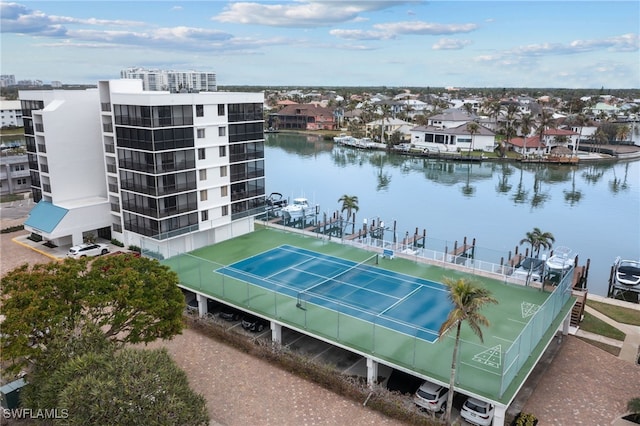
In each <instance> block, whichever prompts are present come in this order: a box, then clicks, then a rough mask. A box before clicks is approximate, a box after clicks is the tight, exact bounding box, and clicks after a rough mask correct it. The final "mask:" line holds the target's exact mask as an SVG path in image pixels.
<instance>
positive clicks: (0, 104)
mask: <svg viewBox="0 0 640 426" xmlns="http://www.w3.org/2000/svg"><path fill="white" fill-rule="evenodd" d="M22 126H24V123H23V122H22V107H21V106H20V101H5V100H0V128H2V129H4V128H6V127H22Z"/></svg>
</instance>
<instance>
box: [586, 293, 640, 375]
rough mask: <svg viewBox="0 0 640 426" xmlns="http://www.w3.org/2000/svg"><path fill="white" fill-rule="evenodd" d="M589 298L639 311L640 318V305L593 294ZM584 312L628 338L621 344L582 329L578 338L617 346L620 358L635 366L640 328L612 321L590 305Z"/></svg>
mask: <svg viewBox="0 0 640 426" xmlns="http://www.w3.org/2000/svg"><path fill="white" fill-rule="evenodd" d="M588 298H589V299H591V300H594V301H597V302H602V303H608V304H613V305H619V306H623V307H625V308H629V309H635V310H637V311H638V316H639V317H640V305H638V304H634V303H628V302H623V301H618V300H615V299H611V298H605V297H600V296H596V295H592V294H589V296H588ZM584 310H585V312H588V313H589V314H591V315H593V316H594V317H596V318H598V319H600V320H602V321H604V322H606V323H607V324H609V325H611V326H612V327H615V328H617V329H618V330H620V331H622V332H623V333H625V334H626V337H625V339H624V342H620V340H616V339H611V338H608V337H604V336H601V335H599V334H593V333H589V332H586V331H583V330H580V329H578V330H577V331H576V333H575V334H576V336H578V337H584V338H585V339H590V340H595V341H598V342H602V343H606V344H608V345H611V346H617V347H619V348H620V354H619V355H618V358H620V359H623V360H625V361H628V362H631V363H633V364H637V363H638V353H639V352H640V326H634V325H629V324H622V323H619V322H617V321H615V320H613V319H611V318H610V317H608V316H606V315H604V314H602V313H601V312H599V311H597V310H595V309H593V308H592V307H590V306H588V305H587V306H585V307H584Z"/></svg>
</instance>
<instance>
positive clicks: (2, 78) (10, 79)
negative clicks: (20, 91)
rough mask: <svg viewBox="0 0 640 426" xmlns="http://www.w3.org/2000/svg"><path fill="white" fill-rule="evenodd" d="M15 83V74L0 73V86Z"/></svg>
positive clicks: (13, 84)
mask: <svg viewBox="0 0 640 426" xmlns="http://www.w3.org/2000/svg"><path fill="white" fill-rule="evenodd" d="M15 85H16V76H15V75H13V74H2V75H0V87H9V86H15Z"/></svg>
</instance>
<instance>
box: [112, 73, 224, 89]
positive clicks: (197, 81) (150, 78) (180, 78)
mask: <svg viewBox="0 0 640 426" xmlns="http://www.w3.org/2000/svg"><path fill="white" fill-rule="evenodd" d="M120 77H121V78H135V79H138V80H142V87H143V89H144V90H150V91H154V92H157V91H169V92H172V93H178V92H188V93H193V92H215V91H217V90H218V86H217V83H216V74H215V73H212V72H198V71H184V72H183V71H168V70H149V69H144V68H129V69H125V70H122V71H120Z"/></svg>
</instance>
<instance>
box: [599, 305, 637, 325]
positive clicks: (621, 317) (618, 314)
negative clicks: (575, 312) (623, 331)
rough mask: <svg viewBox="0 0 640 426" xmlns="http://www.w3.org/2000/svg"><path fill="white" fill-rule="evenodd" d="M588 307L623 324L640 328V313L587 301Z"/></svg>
mask: <svg viewBox="0 0 640 426" xmlns="http://www.w3.org/2000/svg"><path fill="white" fill-rule="evenodd" d="M587 306H589V307H591V308H593V309H595V310H597V311H598V312H601V313H603V314H605V315H606V316H608V317H609V318H611V319H613V320H615V321H617V322H621V323H623V324H630V325H639V326H640V311H638V310H635V309H630V308H625V307H622V306H616V305H611V304H609V303H602V302H597V301H595V300H590V299H587Z"/></svg>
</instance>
